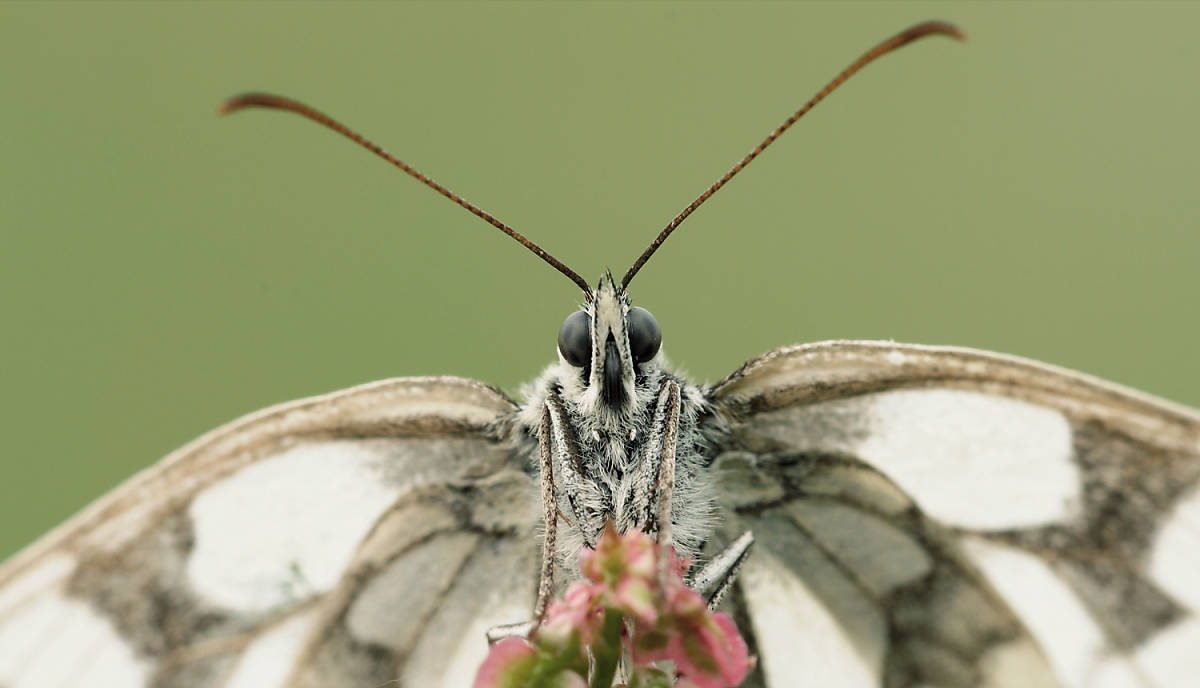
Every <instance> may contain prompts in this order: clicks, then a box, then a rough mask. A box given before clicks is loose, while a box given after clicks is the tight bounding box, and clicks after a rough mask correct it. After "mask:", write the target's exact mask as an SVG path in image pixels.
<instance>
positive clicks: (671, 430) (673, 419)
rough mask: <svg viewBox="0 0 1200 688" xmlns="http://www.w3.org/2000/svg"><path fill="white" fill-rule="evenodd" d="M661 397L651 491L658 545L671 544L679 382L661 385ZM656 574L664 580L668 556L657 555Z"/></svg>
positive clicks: (677, 439) (677, 438) (677, 441)
mask: <svg viewBox="0 0 1200 688" xmlns="http://www.w3.org/2000/svg"><path fill="white" fill-rule="evenodd" d="M662 396H666V399H665V401H666V406H667V418H666V421H667V422H666V427H665V428H664V429H663V446H662V454H660V455H659V463H658V477H657V479H656V480H655V486H654V488H655V489H654V491H655V493H656V494H657V495H658V509H657V513H656V514H655V520H657V521H658V523H656V524H655V525H656V526H657V529H658V544H659V546H660V547H664V548H665V547H670V545H671V492H672V490H673V489H674V487H675V447H676V445H677V444H678V443H679V385H677V384H676V383H675V381H674V380H671V381H668V382H667V384H666V385H663V391H662V395H660V401H659V404H660V406H661V404H662V402H663V401H664V400H663V399H662ZM658 563H659V566H658V576H659V579H660V580H665V579H666V575H667V565H668V564H669V560H668V558H667V557H659V558H658Z"/></svg>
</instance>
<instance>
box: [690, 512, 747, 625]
mask: <svg viewBox="0 0 1200 688" xmlns="http://www.w3.org/2000/svg"><path fill="white" fill-rule="evenodd" d="M753 544H754V534H753V533H751V532H750V531H748V530H747V531H746V532H744V533H742V534H741V535H739V536H738V538H737V539H736V540H734V541H733V542H732V543H730V545H729V546H728V547H726V548H725V549H723V550H721V552H720V553H719V554H717V556H715V557H713V558H712V559H710V560H709V561H708V563H707V564H705V565H704V566H703V567H701V568H700V570H699V571H697V572H695V573H694V574H692V575H689V576H688V577H687V585H688V587H689V588H691V589H692V590H695V591H696V592H698V593H700V595H701V596H703V597H704V599H705V600H706V601H707V602H708V610H709V611H713V610H714V609H716V608H717V606H718V605H719V604H721V600H723V599H725V593H727V592H729V588H731V587H733V582H734V581H735V580H737V575H738V572H739V571H740V570H741V568H742V564H743V563H745V561H746V557H747V556H748V555H749V554H750V546H751V545H753Z"/></svg>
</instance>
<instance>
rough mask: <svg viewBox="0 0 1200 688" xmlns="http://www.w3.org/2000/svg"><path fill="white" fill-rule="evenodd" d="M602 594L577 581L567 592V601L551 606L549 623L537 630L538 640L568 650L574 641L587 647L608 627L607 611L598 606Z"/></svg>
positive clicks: (546, 622) (547, 613) (548, 613)
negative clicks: (598, 598)
mask: <svg viewBox="0 0 1200 688" xmlns="http://www.w3.org/2000/svg"><path fill="white" fill-rule="evenodd" d="M600 593H601V590H600V589H598V588H597V587H596V586H592V585H589V584H587V583H584V582H583V581H576V582H575V583H572V584H571V586H570V587H569V588H567V592H566V594H564V595H563V600H562V601H561V602H560V601H557V600H556V601H554V602H551V603H550V607H549V609H547V610H546V620H545V621H544V622H543V623H542V626H541V628H539V629H538V630H537V639H538V640H544V641H546V642H549V643H551V644H553V645H555V646H557V647H560V648H561V647H565V646H566V645H568V644H569V643H570V642H571V641H572V640H578V642H579V644H581V645H587V644H589V643H591V642H592V638H594V637H595V634H596V632H597V631H598V630H599V629H600V626H601V625H602V624H603V623H604V610H603V609H602V608H601V607H600V606H599V605H597V604H595V602H596V598H597V597H599V595H600Z"/></svg>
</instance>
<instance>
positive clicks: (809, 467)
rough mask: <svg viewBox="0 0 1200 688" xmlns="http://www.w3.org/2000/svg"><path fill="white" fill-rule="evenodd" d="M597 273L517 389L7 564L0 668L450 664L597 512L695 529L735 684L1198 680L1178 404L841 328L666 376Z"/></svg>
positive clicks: (290, 681) (127, 514) (500, 623)
mask: <svg viewBox="0 0 1200 688" xmlns="http://www.w3.org/2000/svg"><path fill="white" fill-rule="evenodd" d="M935 34H941V35H949V36H954V37H960V38H961V33H960V32H959V31H958V30H957V29H955V28H954V27H952V26H949V25H946V24H942V23H936V22H931V23H926V24H921V25H918V26H915V27H912V28H910V29H908V30H906V31H904V32H901V33H900V34H897V35H896V36H894V37H892V38H890V39H888V40H886V41H884V42H883V43H881V44H879V45H878V46H876V47H875V48H873V49H872V50H870V51H868V52H867V53H866V54H864V55H863V57H861V58H860V59H859V60H857V61H856V62H855V63H853V64H852V65H851V66H850V67H848V68H847V69H846V70H844V71H843V72H842V73H841V74H839V75H838V76H837V77H836V78H835V79H834V80H833V81H832V82H830V84H829V85H827V86H826V87H825V88H823V89H822V90H821V91H819V92H818V93H817V95H816V96H814V97H813V98H812V99H811V100H810V101H809V102H808V103H806V104H805V106H804V107H802V108H801V109H800V110H798V111H797V112H796V113H795V114H793V115H792V116H790V117H789V118H788V119H787V120H785V122H784V123H783V124H782V125H781V126H780V127H778V128H776V129H775V130H774V131H772V133H771V134H770V135H769V136H768V137H767V139H766V140H764V141H763V142H762V143H761V144H760V145H759V146H757V147H756V148H755V149H754V150H752V151H751V153H750V154H748V155H747V156H746V157H745V158H743V159H742V160H741V161H740V162H739V163H738V164H737V165H735V166H734V168H733V169H732V170H730V172H728V173H726V174H725V175H724V176H723V177H721V179H719V180H718V181H717V182H716V183H714V184H713V185H712V186H711V187H710V188H709V189H707V190H706V191H705V192H704V193H703V194H701V196H699V197H698V198H697V199H696V200H695V201H694V202H693V203H692V204H691V205H689V206H688V207H687V208H685V209H684V211H683V212H682V213H680V214H679V215H678V216H677V217H676V218H675V219H674V220H672V221H671V223H669V224H668V225H667V226H666V227H665V228H664V230H663V231H662V232H661V233H660V234H659V236H658V237H657V238H656V239H655V240H654V242H653V243H651V245H650V246H649V248H647V250H646V251H645V252H644V253H643V254H642V255H641V256H640V257H639V258H638V260H637V261H636V262H635V263H634V264H633V266H632V267H631V268H630V269H629V271H628V272H626V273H625V275H624V276H623V278H622V279H620V280H617V279H615V278H613V277H612V276H611V275H610V274H607V273H606V274H605V275H604V276H603V277H602V278H601V280H600V282H599V283H598V284H597V285H595V286H594V287H593V286H592V285H590V284H589V283H588V282H587V281H586V280H584V279H582V278H581V277H579V275H578V274H576V273H574V272H573V271H571V270H570V269H569V268H567V267H566V266H565V265H563V264H562V263H560V262H559V261H558V260H557V259H555V258H553V257H552V256H550V255H549V254H548V253H546V252H545V251H543V250H542V249H541V248H540V247H538V246H536V245H535V244H533V243H532V242H531V241H529V240H528V239H526V238H525V237H524V236H522V235H520V234H518V233H517V232H515V230H512V229H511V228H509V227H508V226H507V225H505V224H503V223H501V222H500V221H499V220H496V219H495V218H493V217H492V216H490V215H488V214H487V213H485V212H483V211H482V210H480V209H478V208H476V207H475V206H473V205H471V204H470V203H467V202H466V201H465V200H463V199H462V198H461V197H459V196H457V195H456V194H454V193H452V192H450V191H449V190H447V189H446V188H445V187H442V186H441V185H439V184H437V183H436V182H433V181H432V180H430V179H428V178H427V177H425V176H424V175H422V174H421V173H420V172H418V171H416V170H415V169H414V168H412V167H410V166H408V165H407V164H406V163H404V162H401V161H399V160H397V159H395V158H393V157H391V156H390V155H388V154H387V153H385V152H384V151H382V150H381V149H379V148H378V147H376V146H374V145H373V144H370V143H369V142H367V141H366V140H365V139H363V138H362V137H360V136H358V135H357V134H355V133H354V132H352V131H350V130H349V129H347V128H346V127H344V126H342V125H341V124H339V123H338V122H336V121H334V120H332V119H330V118H328V117H326V116H325V115H323V114H321V113H319V112H317V111H315V110H312V109H311V108H308V107H307V106H304V105H301V104H299V103H297V102H295V101H291V100H288V99H285V98H280V97H277V96H268V95H263V94H252V95H248V96H242V97H240V98H236V99H234V100H232V101H229V102H228V103H227V104H226V106H225V109H226V110H230V111H232V110H237V109H243V108H247V107H268V108H275V109H285V110H290V111H293V112H296V113H299V114H302V115H304V116H307V117H309V118H310V119H314V120H316V121H318V122H319V123H321V124H324V125H326V126H328V127H330V128H332V129H334V130H335V131H338V132H339V133H342V134H344V135H346V136H348V137H350V138H351V139H353V140H355V141H358V142H359V143H361V144H363V145H364V146H366V147H367V148H369V149H370V150H371V151H373V152H375V153H376V154H378V155H380V156H382V157H384V158H386V159H388V160H389V161H391V162H393V163H394V164H396V165H397V166H399V167H401V169H403V170H404V171H406V172H408V173H409V174H410V175H412V176H414V177H417V178H418V179H419V180H421V181H422V182H424V183H426V184H427V185H429V186H431V187H433V188H434V189H435V190H437V191H439V192H440V193H442V194H443V195H445V196H447V197H448V198H450V199H451V200H453V201H454V202H456V203H458V204H459V205H462V206H463V207H464V208H466V209H467V210H469V211H470V212H472V213H474V214H476V215H478V216H480V217H481V218H483V219H484V220H486V221H487V222H489V223H490V224H492V225H493V226H495V227H496V228H497V229H500V230H501V231H503V232H505V233H506V234H509V235H510V236H512V237H513V238H514V239H516V240H517V241H518V242H520V243H522V244H523V245H524V246H526V247H527V248H529V249H530V250H531V251H532V252H534V253H535V254H537V255H538V256H539V257H541V258H542V259H543V260H545V261H546V262H547V263H549V264H550V265H552V266H553V267H555V268H556V269H557V270H559V271H560V272H562V273H563V274H564V275H566V276H567V277H569V278H570V279H572V281H573V282H575V284H576V285H577V286H579V287H580V289H581V290H582V291H583V293H584V305H583V307H582V308H581V309H580V310H579V311H577V312H575V313H572V314H570V315H568V316H567V318H566V319H565V320H564V322H563V325H562V327H561V329H560V331H559V333H558V350H559V360H558V361H557V362H554V363H552V364H551V365H550V366H549V367H548V368H547V370H546V371H545V372H544V373H543V375H542V376H540V377H539V378H538V379H537V380H536V381H535V382H534V383H532V384H530V385H529V386H527V387H526V388H525V389H524V390H522V394H521V399H520V400H514V399H511V398H509V397H508V396H507V395H505V394H504V393H502V392H501V391H499V390H497V389H495V388H493V387H491V386H489V385H487V384H484V383H481V382H477V381H473V380H466V379H461V378H453V377H426V378H403V379H394V380H384V381H380V382H375V383H370V384H366V385H362V386H359V387H354V388H351V389H347V390H343V391H339V392H334V393H331V394H327V395H324V396H320V397H315V398H311V399H305V400H300V401H295V402H291V403H287V404H283V405H280V406H276V407H273V408H269V409H266V410H263V411H259V412H257V413H254V414H251V415H249V416H247V417H244V418H242V419H240V420H237V421H234V422H233V423H230V424H228V425H226V426H223V427H221V428H218V429H216V430H214V431H212V432H210V433H208V434H207V435H204V436H202V437H200V438H199V439H197V440H195V441H193V442H192V443H190V444H188V445H186V446H184V447H183V448H181V449H179V450H178V451H176V452H174V453H173V454H171V455H169V456H168V457H166V458H165V459H163V460H162V461H161V462H159V463H158V464H156V465H155V466H153V467H151V468H150V469H148V470H146V471H144V472H142V473H141V474H139V475H137V476H135V477H133V478H132V479H130V480H129V481H127V482H126V483H125V484H124V485H122V486H121V487H119V488H118V489H116V490H115V491H113V492H112V493H110V494H109V495H107V496H105V497H103V498H101V499H100V500H99V501H97V502H96V503H94V504H92V505H91V506H89V507H88V508H87V509H85V510H84V511H83V512H82V513H80V514H79V515H77V516H76V517H75V518H74V519H72V520H71V521H68V522H67V523H66V524H64V525H63V526H60V527H59V528H58V529H57V530H55V531H54V532H52V533H50V534H48V535H47V536H45V537H44V538H43V539H41V540H40V541H38V542H36V543H34V544H33V545H31V546H30V547H28V548H27V549H25V550H24V551H22V552H21V553H19V554H18V555H17V556H15V557H14V558H13V559H11V560H10V561H8V562H6V563H5V564H4V565H3V567H0V686H3V687H4V688H14V687H24V686H36V687H38V688H45V687H49V686H75V685H90V686H255V687H256V688H266V687H270V686H380V685H400V686H465V685H469V684H470V681H471V677H472V675H473V673H474V670H475V667H476V666H477V665H478V662H479V661H480V660H481V659H482V658H483V656H484V654H485V653H486V650H487V643H486V642H485V638H486V637H488V636H489V634H490V635H491V637H493V638H494V637H496V636H497V635H503V634H506V633H520V632H526V631H527V630H528V628H529V627H530V626H529V624H528V623H521V622H526V621H528V620H529V619H531V618H532V619H533V620H534V622H536V619H537V618H538V617H539V615H540V613H541V611H542V610H543V609H544V606H545V602H546V599H547V597H548V595H549V594H550V593H551V592H553V590H554V589H556V588H560V587H561V586H562V583H563V582H564V581H565V580H567V579H568V578H569V577H570V575H571V572H570V568H571V565H572V561H571V560H572V557H573V555H574V554H575V553H577V552H578V551H579V549H580V548H581V547H584V546H587V545H589V544H591V543H593V542H594V541H595V538H596V536H597V533H598V532H599V530H600V529H601V528H602V527H603V525H604V524H605V523H607V522H610V521H611V522H614V523H615V524H616V525H617V526H618V528H619V529H628V528H640V529H643V530H646V531H647V532H651V533H654V534H655V535H656V537H658V538H659V540H660V542H669V543H672V544H674V546H675V547H676V548H677V549H678V550H680V551H681V552H684V553H686V554H687V555H688V556H689V557H690V558H691V560H692V561H694V562H695V563H694V565H693V566H692V569H691V570H690V572H689V583H690V584H691V585H692V586H693V587H694V588H695V589H697V590H700V591H702V592H703V593H704V594H705V595H706V596H707V597H708V599H709V600H710V601H711V602H712V603H713V604H720V605H721V607H722V608H723V609H725V610H726V611H728V612H730V613H731V614H732V615H733V616H734V618H735V619H736V620H737V622H738V625H739V627H740V628H741V629H742V630H743V633H744V634H745V636H746V637H747V640H748V642H749V644H750V648H751V651H752V652H753V653H754V654H755V655H757V657H758V658H759V660H758V664H757V666H756V668H755V669H754V670H753V672H752V674H751V675H750V677H749V678H748V679H747V682H746V684H745V685H748V686H770V687H772V688H779V687H780V686H796V685H813V686H889V687H890V686H918V685H929V686H981V685H987V686H1183V685H1193V684H1194V683H1195V677H1196V676H1197V675H1200V657H1198V655H1200V653H1197V652H1196V650H1198V649H1200V621H1198V619H1197V612H1198V611H1200V581H1198V580H1197V575H1196V574H1197V572H1200V414H1198V413H1197V412H1196V411H1194V410H1191V409H1187V408H1183V407H1179V406H1175V405H1172V404H1170V403H1168V402H1165V401H1161V400H1158V399H1154V398H1151V397H1148V396H1146V395H1143V394H1141V393H1138V392H1135V391H1132V390H1128V389H1124V388H1121V387H1118V386H1116V385H1112V384H1109V383H1106V382H1103V381H1100V380H1097V379H1094V378H1090V377H1088V376H1085V375H1082V374H1079V373H1074V372H1071V371H1067V370H1063V369H1060V368H1055V367H1051V366H1047V365H1044V364H1040V363H1035V362H1032V361H1027V360H1022V359H1018V358H1014V357H1009V356H1004V355H1000V354H993V353H987V352H982V351H975V350H968V349H959V348H950V347H929V346H918V345H909V344H897V343H892V342H858V341H835V342H823V343H815V344H806V345H800V346H793V347H786V348H782V349H778V350H775V351H772V352H769V353H767V354H765V355H762V356H759V357H758V358H755V359H752V360H750V361H749V362H747V363H746V364H744V365H743V366H742V367H740V368H739V369H738V370H736V371H735V372H733V373H732V374H730V375H729V376H727V377H726V378H724V379H723V380H721V381H719V382H717V383H716V384H713V385H699V384H695V383H692V382H690V381H688V380H686V379H684V378H682V377H680V376H679V375H677V374H675V373H674V372H672V371H671V370H670V368H669V367H668V366H667V364H666V361H665V359H664V358H663V354H662V350H661V346H662V338H663V333H662V331H661V328H660V327H659V325H658V323H657V321H656V320H655V318H654V316H653V315H651V314H650V312H649V311H647V310H645V309H643V308H641V307H639V306H634V305H633V303H632V301H631V298H630V294H629V292H628V289H627V287H628V286H629V284H630V281H631V280H632V278H633V277H634V275H636V274H637V272H638V271H639V270H640V269H641V268H642V266H643V265H644V264H645V263H646V261H647V260H648V259H649V258H650V256H651V255H653V254H654V252H655V251H657V250H658V248H659V247H660V246H661V245H662V243H663V241H665V239H666V238H667V237H668V236H669V235H670V234H671V233H672V232H673V231H674V230H675V229H676V228H677V227H678V226H679V224H680V223H681V222H682V221H683V220H684V219H686V217H687V216H688V215H690V214H691V213H692V212H693V211H694V210H695V209H696V208H697V207H698V206H699V205H700V204H701V203H703V202H704V201H705V200H706V199H707V198H709V197H710V196H711V195H712V194H713V193H715V192H716V191H717V190H718V189H719V188H720V187H721V186H723V185H724V184H725V183H726V182H727V181H729V179H730V178H732V177H733V176H734V175H735V174H737V173H738V172H739V171H740V170H741V169H743V168H744V167H745V166H746V165H747V164H748V163H749V162H750V161H751V160H753V159H754V158H755V157H756V156H757V155H758V154H759V153H761V152H762V150H763V149H765V148H766V147H767V146H768V145H769V144H770V143H771V142H772V141H774V140H775V138H777V137H778V136H779V135H780V134H782V133H783V132H784V131H785V130H786V129H787V128H789V127H790V126H791V125H792V124H793V123H794V122H795V121H796V120H798V119H799V118H800V117H801V116H802V115H803V114H804V113H805V112H807V111H808V110H809V109H811V108H812V107H813V106H814V105H816V103H817V102H819V101H820V100H822V99H823V98H824V97H825V96H827V95H828V94H829V93H830V92H831V91H832V90H833V89H835V88H836V87H838V86H839V85H840V84H841V83H842V82H843V81H845V80H846V79H847V78H849V76H850V75H852V74H853V73H854V72H856V71H857V70H858V69H861V68H862V67H863V66H865V65H866V64H867V63H868V62H870V61H872V60H873V59H875V58H877V57H879V56H880V55H883V54H884V53H887V52H889V51H891V50H894V49H896V48H898V47H900V46H902V45H905V44H907V43H909V42H911V41H913V40H916V39H918V38H921V37H924V36H928V35H935Z"/></svg>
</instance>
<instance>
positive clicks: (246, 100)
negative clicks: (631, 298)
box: [217, 93, 592, 297]
mask: <svg viewBox="0 0 1200 688" xmlns="http://www.w3.org/2000/svg"><path fill="white" fill-rule="evenodd" d="M252 107H261V108H269V109H272V110H287V111H288V112H294V113H296V114H298V115H301V116H303V117H306V118H308V119H311V120H312V121H314V122H316V123H317V124H322V125H324V126H326V127H328V128H330V129H332V130H334V131H336V132H337V133H339V134H341V135H342V136H345V137H346V138H348V139H350V140H351V141H353V142H355V143H357V144H358V145H360V146H362V147H363V148H366V149H367V150H369V151H371V152H372V153H374V154H375V155H378V156H379V157H381V158H383V159H384V160H387V161H388V162H390V163H392V164H393V165H395V166H396V167H399V168H400V169H402V170H404V171H405V172H406V173H408V175H409V176H411V177H415V178H416V179H417V180H418V181H420V182H421V183H422V184H424V185H426V186H428V187H430V188H432V189H433V190H434V191H437V192H438V193H440V194H441V195H443V196H445V197H446V198H449V199H450V200H452V201H454V202H455V203H457V204H459V205H461V206H462V207H464V208H466V209H467V210H468V211H470V213H471V214H472V215H475V216H477V217H480V218H483V220H484V221H486V222H487V223H488V224H490V225H491V226H493V227H495V228H496V229H498V230H500V231H501V232H504V233H505V234H507V235H509V236H510V237H512V238H514V239H516V240H517V243H519V244H521V245H522V246H524V247H525V248H527V249H529V250H530V251H533V253H534V255H536V256H537V257H538V258H541V259H542V260H544V261H546V262H547V263H549V264H550V265H552V266H553V267H554V269H555V270H558V271H559V272H561V273H562V274H564V275H566V276H567V277H569V278H571V281H573V282H574V283H575V284H577V285H579V288H580V289H583V293H584V294H586V295H587V296H589V297H590V296H591V294H592V289H591V287H589V286H588V283H587V281H586V280H585V279H583V278H582V277H580V276H579V274H578V273H576V272H575V271H574V270H572V269H571V268H569V267H567V266H566V265H563V264H562V262H561V261H559V260H558V259H557V258H555V257H554V256H552V255H550V254H549V253H546V252H545V251H544V250H542V247H541V246H538V245H537V244H535V243H533V242H532V241H530V240H529V239H527V238H525V235H523V234H521V233H520V232H518V231H516V230H515V229H513V228H512V227H509V226H508V225H506V224H504V223H503V222H501V221H500V220H497V219H496V218H495V217H492V216H491V215H490V214H488V213H486V212H484V211H483V210H481V209H480V208H479V207H477V206H475V205H473V204H471V203H469V202H467V201H466V199H464V198H463V197H461V196H459V195H458V194H456V193H454V192H453V191H451V190H450V189H447V188H446V187H444V186H442V185H441V184H438V183H437V182H435V181H433V180H432V179H430V178H429V177H427V176H425V175H424V174H422V173H421V172H419V171H418V170H417V169H415V168H414V167H412V166H411V165H409V164H408V163H406V162H404V161H403V160H400V159H399V158H396V157H394V156H393V155H391V154H390V153H388V152H387V151H385V150H383V149H382V148H380V147H379V146H377V145H375V144H374V143H371V142H370V141H368V140H367V139H365V138H363V137H362V136H361V135H359V134H358V133H356V132H354V131H353V130H351V129H350V128H349V127H347V126H345V125H344V124H342V123H340V122H338V121H337V120H335V119H333V118H332V117H330V116H328V115H326V114H324V113H322V112H320V111H318V110H314V109H313V108H311V107H309V106H307V105H305V104H303V103H300V102H297V101H295V100H292V99H290V98H284V97H282V96H276V95H271V94H269V93H246V94H243V95H240V96H236V97H233V98H230V99H229V100H227V101H225V102H224V103H222V104H221V107H220V108H219V109H218V110H217V112H218V113H219V114H222V115H225V114H229V113H231V112H237V111H238V110H244V109H246V108H252Z"/></svg>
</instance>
